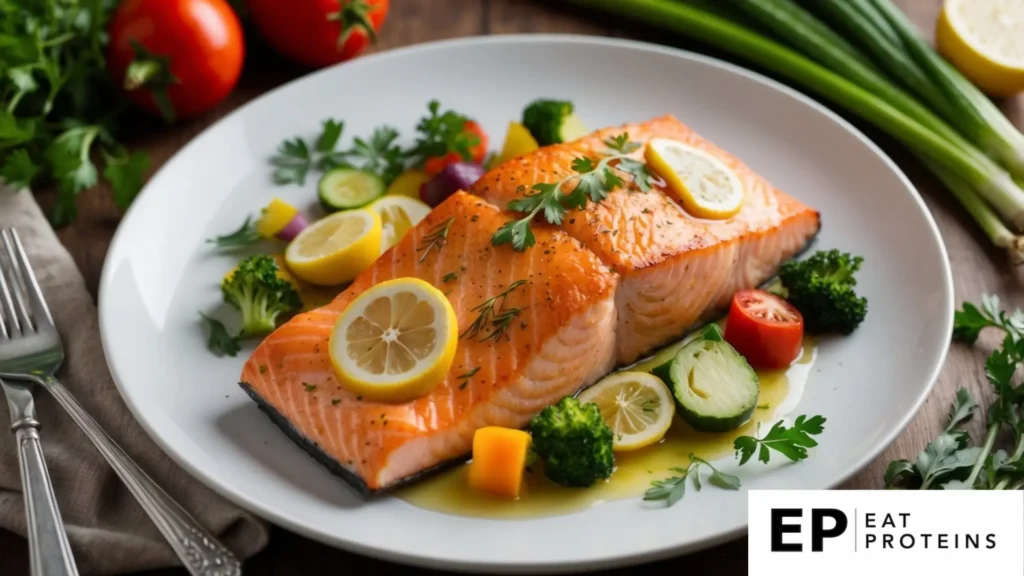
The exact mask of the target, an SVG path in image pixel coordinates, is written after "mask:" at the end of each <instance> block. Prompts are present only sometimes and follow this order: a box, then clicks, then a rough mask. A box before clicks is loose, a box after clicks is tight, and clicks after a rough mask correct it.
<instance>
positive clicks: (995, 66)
mask: <svg viewBox="0 0 1024 576" xmlns="http://www.w3.org/2000/svg"><path fill="white" fill-rule="evenodd" d="M935 43H936V47H937V48H938V51H939V53H940V54H942V56H943V57H945V58H946V59H947V60H949V61H950V62H951V63H952V64H953V65H954V66H956V67H957V69H958V70H960V72H962V73H963V75H964V76H966V77H967V78H968V79H969V80H970V81H971V82H973V83H974V84H975V85H976V86H977V87H978V88H980V89H981V90H982V91H983V92H985V93H987V94H989V95H991V96H1010V95H1013V94H1017V93H1018V92H1022V91H1024V2H1021V0H946V3H945V4H944V5H943V7H942V14H941V15H940V16H939V22H938V25H937V26H936V28H935Z"/></svg>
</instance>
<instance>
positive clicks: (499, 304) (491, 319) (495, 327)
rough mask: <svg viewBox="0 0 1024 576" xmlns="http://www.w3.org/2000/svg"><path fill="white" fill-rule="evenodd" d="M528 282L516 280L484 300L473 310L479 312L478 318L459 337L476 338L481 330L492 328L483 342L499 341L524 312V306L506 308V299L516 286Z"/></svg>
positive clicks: (481, 339) (483, 338) (482, 339)
mask: <svg viewBox="0 0 1024 576" xmlns="http://www.w3.org/2000/svg"><path fill="white" fill-rule="evenodd" d="M523 284H526V280H516V281H515V282H513V283H511V284H509V286H508V288H506V289H504V290H502V291H501V292H499V293H498V294H497V295H496V296H493V297H491V298H488V299H487V300H484V302H483V303H482V304H480V305H479V306H477V307H476V308H473V310H471V311H472V312H479V315H478V316H477V317H476V320H473V323H472V324H470V325H469V328H466V330H465V331H464V332H463V333H462V334H459V338H466V337H469V338H475V337H477V336H478V335H479V334H480V332H482V331H484V330H490V332H488V333H487V334H485V335H484V336H483V337H482V338H480V341H481V342H486V341H488V340H494V341H495V342H497V341H498V339H499V338H501V336H502V335H503V334H505V332H506V331H507V330H508V328H509V326H511V324H512V321H513V320H515V319H516V318H518V317H519V315H520V314H522V312H523V310H522V308H509V309H507V310H506V309H505V299H506V298H508V295H509V294H511V293H512V291H513V290H515V289H516V288H518V287H520V286H522V285H523Z"/></svg>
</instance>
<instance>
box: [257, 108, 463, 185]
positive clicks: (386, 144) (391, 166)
mask: <svg viewBox="0 0 1024 576" xmlns="http://www.w3.org/2000/svg"><path fill="white" fill-rule="evenodd" d="M468 122H470V119H469V118H468V117H466V116H464V115H462V114H459V113H458V112H455V111H453V110H445V111H443V112H442V111H441V104H440V103H439V102H438V101H437V100H431V101H430V102H429V103H428V104H427V115H426V116H424V117H423V118H421V119H420V121H419V122H418V123H417V124H416V140H415V142H414V143H413V145H412V146H411V147H410V148H408V149H405V148H403V147H402V146H401V145H400V144H399V143H398V139H399V133H398V131H397V130H396V129H395V128H393V127H391V126H388V125H381V126H377V127H376V128H374V130H373V132H372V133H371V134H370V137H369V138H362V137H358V136H357V137H355V138H353V139H352V146H351V148H346V149H340V150H339V149H338V142H339V141H340V140H341V136H342V132H343V131H344V127H345V123H344V122H342V121H340V120H335V119H332V118H327V119H325V120H323V122H322V126H321V131H320V134H319V136H318V137H317V138H316V140H315V141H313V142H312V143H310V142H307V141H306V140H305V139H303V138H302V137H300V136H294V137H292V138H288V139H286V140H284V141H282V142H281V143H280V144H279V145H278V148H277V153H276V154H275V155H274V156H272V157H271V159H270V164H271V165H272V166H273V167H274V172H273V180H274V182H275V183H277V184H281V185H284V184H298V185H300V186H302V185H304V184H305V183H306V178H307V177H308V176H309V174H310V173H312V172H313V171H320V172H326V171H329V170H333V169H334V168H356V169H359V170H363V171H364V172H369V173H372V174H376V175H378V176H380V177H381V179H382V180H383V181H384V185H385V186H387V185H389V184H391V182H393V181H394V180H395V178H397V177H398V175H399V174H401V173H402V172H403V171H404V170H405V169H407V168H410V167H422V166H423V164H424V163H425V162H426V161H427V160H429V159H430V158H440V157H443V156H445V155H447V154H449V153H457V154H458V155H459V156H461V157H462V159H463V160H466V161H469V160H471V159H472V157H473V153H472V148H473V147H474V146H476V145H477V144H478V143H479V137H478V136H477V135H476V134H474V133H473V132H472V131H470V130H468V129H467V123H468Z"/></svg>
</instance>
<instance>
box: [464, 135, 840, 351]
mask: <svg viewBox="0 0 1024 576" xmlns="http://www.w3.org/2000/svg"><path fill="white" fill-rule="evenodd" d="M619 134H628V136H629V140H631V141H633V142H636V143H638V144H641V146H640V148H639V149H638V150H637V151H636V152H634V153H633V156H634V157H635V158H637V159H638V160H642V159H643V155H644V150H645V148H646V144H647V142H649V141H650V140H651V139H653V138H669V139H673V140H678V141H680V142H682V143H684V144H687V145H690V146H692V147H694V148H697V149H700V150H702V151H705V152H708V153H710V154H711V155H713V156H715V157H717V158H718V159H720V160H721V161H722V162H723V163H724V164H726V165H727V166H728V167H730V168H731V169H732V170H733V171H734V172H735V173H736V175H737V176H738V177H739V181H740V182H741V184H742V186H743V188H744V200H743V205H742V208H741V210H740V211H739V213H737V214H735V215H734V216H732V217H731V218H727V219H724V220H705V219H700V218H695V217H693V216H690V215H689V214H687V213H686V211H685V210H683V209H682V207H681V205H680V203H679V202H678V201H677V200H676V198H675V196H674V192H673V191H671V190H670V189H668V188H666V186H665V185H664V183H662V182H660V181H657V182H655V184H654V187H653V188H654V189H653V190H652V191H651V192H648V193H643V192H640V191H639V190H637V189H636V187H635V186H632V187H631V186H629V183H628V182H627V185H626V186H624V187H622V188H619V189H617V190H614V191H612V192H611V193H610V194H609V195H608V197H607V198H605V199H604V200H603V201H602V202H600V203H597V204H595V203H593V202H591V203H588V204H587V205H586V206H585V207H584V208H582V209H574V210H569V212H568V213H567V214H566V216H565V217H564V219H563V221H562V225H561V229H563V230H565V232H566V233H568V234H569V235H570V236H572V237H573V238H575V239H577V240H579V241H580V242H581V243H583V245H585V246H586V247H587V249H588V250H590V251H591V252H593V253H594V254H596V255H597V256H598V258H600V259H601V261H602V262H604V263H605V264H607V265H608V266H609V267H611V268H612V269H614V270H615V271H616V272H617V273H618V274H619V275H620V276H621V283H620V285H619V288H618V291H617V293H616V308H617V309H618V313H619V315H618V328H617V335H616V342H617V350H616V360H617V363H618V364H623V365H625V364H631V363H633V362H635V361H636V360H638V359H639V358H641V357H643V356H644V355H645V354H647V353H649V352H651V351H652V350H654V349H656V348H658V347H661V346H663V345H665V344H667V343H669V342H672V341H674V340H677V339H678V338H679V337H680V334H682V333H683V331H684V330H686V329H687V328H688V327H690V326H692V325H694V324H696V323H697V322H700V321H702V320H706V319H707V318H708V317H709V314H712V313H713V312H714V311H715V310H718V309H721V308H722V307H723V306H727V305H728V303H729V300H730V299H731V298H732V295H733V294H734V293H735V292H736V291H737V290H740V289H743V288H752V287H755V286H757V285H759V284H761V283H763V282H764V281H765V280H767V279H768V278H770V277H771V276H773V275H774V274H775V273H776V272H777V270H778V267H779V266H780V265H781V264H782V263H783V262H785V261H786V260H789V259H791V258H792V257H793V256H794V255H796V254H797V253H799V252H800V251H801V250H803V249H804V248H805V247H806V246H807V244H808V242H809V241H810V240H811V238H813V237H814V236H815V235H816V234H817V233H818V230H819V229H820V226H821V221H820V215H819V213H818V212H817V211H815V210H813V209H811V208H809V207H807V206H805V205H803V204H802V203H800V202H799V201H797V200H795V199H793V198H791V197H789V196H787V195H786V194H784V193H783V192H781V191H779V190H778V189H776V188H775V187H774V186H772V185H771V184H769V183H768V182H767V181H766V180H765V179H764V178H762V177H761V176H759V175H758V174H756V173H755V172H754V171H753V170H751V169H750V168H748V167H747V166H746V165H745V164H743V162H741V161H740V160H739V159H738V158H736V157H734V156H732V155H731V154H729V153H728V152H726V151H724V150H722V149H720V148H718V147H717V146H715V145H714V144H712V143H711V142H709V141H708V140H707V139H705V138H703V137H701V136H700V135H699V134H697V133H696V132H695V131H693V130H692V129H690V128H689V127H687V126H686V125H685V124H683V123H682V122H680V121H679V120H677V119H676V118H675V117H673V116H671V115H666V116H662V117H659V118H655V119H653V120H650V121H648V122H643V123H639V124H628V125H625V126H618V127H611V128H606V129H604V130H599V131H597V132H595V133H593V134H591V135H589V136H585V137H583V138H580V139H578V140H575V141H572V142H568V143H564V144H558V145H553V146H547V147H544V148H541V149H539V150H537V151H535V152H532V153H530V154H527V155H525V156H522V157H519V158H516V159H513V160H509V161H507V162H504V163H502V164H501V165H500V166H498V167H496V168H495V169H493V170H491V171H489V172H488V173H487V174H485V175H484V176H483V177H482V178H480V179H479V180H478V181H477V182H476V183H475V184H474V185H473V186H472V188H471V191H472V192H473V193H475V194H477V195H479V196H480V197H482V198H485V199H487V200H488V201H490V202H492V203H493V204H495V205H496V206H499V207H506V206H508V204H509V202H511V201H512V200H515V199H517V198H522V197H523V196H524V195H526V194H532V193H534V192H533V191H532V190H531V187H532V186H533V184H536V183H541V182H543V183H553V182H558V181H559V180H561V179H563V178H565V177H566V176H568V175H570V174H572V173H573V170H572V162H573V160H574V159H575V158H579V157H589V158H599V157H601V156H602V155H605V154H607V149H608V147H607V145H606V144H605V141H606V140H607V139H608V138H610V137H612V136H616V135H619ZM539 220H540V219H539V218H538V219H535V220H534V226H533V227H534V228H535V229H536V228H538V223H539Z"/></svg>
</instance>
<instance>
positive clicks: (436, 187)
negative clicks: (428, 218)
mask: <svg viewBox="0 0 1024 576" xmlns="http://www.w3.org/2000/svg"><path fill="white" fill-rule="evenodd" d="M486 171H487V170H485V169H484V167H483V166H480V165H479V164H471V163H469V162H455V163H454V164H449V165H447V166H445V167H444V170H442V171H441V172H440V173H438V175H437V176H434V177H433V178H431V179H430V180H428V181H427V182H425V183H424V184H423V185H422V186H420V200H423V201H424V202H425V203H426V204H427V205H428V206H430V207H431V208H433V207H435V206H437V205H438V204H440V203H441V202H444V201H445V199H447V198H448V197H449V196H451V195H452V194H454V193H455V192H457V191H458V190H467V189H469V187H470V186H472V185H473V184H474V183H475V182H476V181H477V180H479V179H480V177H481V176H483V175H484V173H485V172H486Z"/></svg>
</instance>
